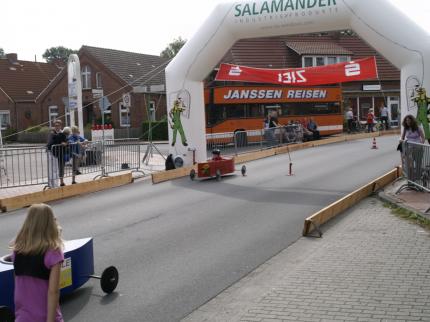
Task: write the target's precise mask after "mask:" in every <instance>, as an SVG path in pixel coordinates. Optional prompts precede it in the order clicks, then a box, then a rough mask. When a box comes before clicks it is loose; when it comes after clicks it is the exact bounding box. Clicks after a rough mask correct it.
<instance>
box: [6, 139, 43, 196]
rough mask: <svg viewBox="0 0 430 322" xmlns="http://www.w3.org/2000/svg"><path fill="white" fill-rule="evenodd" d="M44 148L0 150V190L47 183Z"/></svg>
mask: <svg viewBox="0 0 430 322" xmlns="http://www.w3.org/2000/svg"><path fill="white" fill-rule="evenodd" d="M47 175H48V157H47V154H46V148H45V147H40V146H37V147H24V148H0V188H6V187H17V186H28V185H38V184H45V183H47V181H46V180H47Z"/></svg>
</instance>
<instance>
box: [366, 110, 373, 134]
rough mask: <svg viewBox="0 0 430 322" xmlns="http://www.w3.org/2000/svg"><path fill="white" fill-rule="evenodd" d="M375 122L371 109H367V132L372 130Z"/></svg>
mask: <svg viewBox="0 0 430 322" xmlns="http://www.w3.org/2000/svg"><path fill="white" fill-rule="evenodd" d="M374 122H375V114H373V109H369V112H368V113H367V121H366V123H367V132H369V133H370V132H373V123H374Z"/></svg>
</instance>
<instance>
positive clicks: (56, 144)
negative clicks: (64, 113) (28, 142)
mask: <svg viewBox="0 0 430 322" xmlns="http://www.w3.org/2000/svg"><path fill="white" fill-rule="evenodd" d="M61 124H62V123H61V121H59V120H57V121H56V123H54V125H55V132H52V133H51V135H50V137H49V141H48V149H49V150H50V151H51V153H52V156H53V158H54V160H55V161H56V163H57V164H58V175H59V177H60V186H64V185H65V184H64V163H65V158H66V152H67V151H66V146H67V137H68V136H69V135H70V128H68V127H65V128H64V129H63V131H61V130H60V131H58V130H59V129H61ZM49 171H53V170H48V173H49Z"/></svg>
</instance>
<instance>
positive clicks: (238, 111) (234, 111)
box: [225, 104, 246, 119]
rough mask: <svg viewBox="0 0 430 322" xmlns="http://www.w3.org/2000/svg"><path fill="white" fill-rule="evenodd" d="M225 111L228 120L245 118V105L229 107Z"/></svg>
mask: <svg viewBox="0 0 430 322" xmlns="http://www.w3.org/2000/svg"><path fill="white" fill-rule="evenodd" d="M225 111H226V116H227V118H228V119H235V118H243V117H245V116H246V115H245V105H242V104H234V105H229V106H228V107H227V108H226V109H225Z"/></svg>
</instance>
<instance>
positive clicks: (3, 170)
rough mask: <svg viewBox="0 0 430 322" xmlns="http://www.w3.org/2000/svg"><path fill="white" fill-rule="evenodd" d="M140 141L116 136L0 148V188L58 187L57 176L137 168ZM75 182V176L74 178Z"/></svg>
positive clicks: (65, 176) (136, 169) (135, 169)
mask: <svg viewBox="0 0 430 322" xmlns="http://www.w3.org/2000/svg"><path fill="white" fill-rule="evenodd" d="M140 160H141V142H139V140H138V139H120V140H106V141H105V143H104V144H103V142H101V141H96V142H85V143H84V144H78V143H73V144H67V145H53V146H52V147H51V149H50V150H47V148H46V147H45V146H36V147H28V146H27V147H22V148H0V188H12V187H20V186H29V185H46V186H48V187H54V186H58V183H59V182H58V179H59V178H60V177H63V178H69V177H72V176H73V175H75V176H79V175H86V174H94V177H95V178H97V177H100V176H101V177H103V176H107V175H109V174H110V173H115V172H121V171H140ZM76 179H77V181H78V182H79V177H76Z"/></svg>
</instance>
